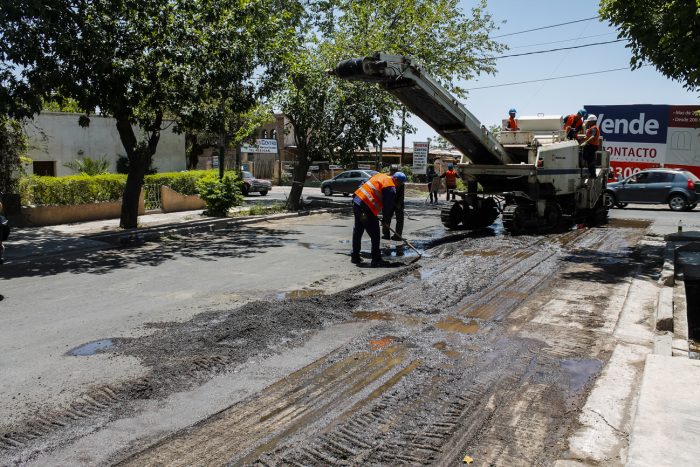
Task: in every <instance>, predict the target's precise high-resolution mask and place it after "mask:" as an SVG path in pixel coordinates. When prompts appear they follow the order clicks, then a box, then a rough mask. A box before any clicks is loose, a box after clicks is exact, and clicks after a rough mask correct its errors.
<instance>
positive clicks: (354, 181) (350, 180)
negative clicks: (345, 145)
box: [321, 170, 378, 196]
mask: <svg viewBox="0 0 700 467" xmlns="http://www.w3.org/2000/svg"><path fill="white" fill-rule="evenodd" d="M376 173H378V172H377V171H376V170H347V171H345V172H341V173H339V174H338V175H336V176H335V177H333V178H331V179H330V180H324V181H323V183H321V191H322V192H323V194H324V195H326V196H331V195H332V194H333V193H342V194H343V195H345V196H348V195H349V194H350V193H354V192H355V190H357V189H358V188H359V187H360V185H362V184H363V183H365V182H366V181H367V180H369V179H370V177H371V176H372V175H374V174H376Z"/></svg>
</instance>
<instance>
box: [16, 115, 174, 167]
mask: <svg viewBox="0 0 700 467" xmlns="http://www.w3.org/2000/svg"><path fill="white" fill-rule="evenodd" d="M79 117H80V115H79V114H72V113H60V112H44V113H41V114H39V115H38V116H36V117H35V118H34V119H33V120H31V121H29V122H27V123H26V124H25V125H24V131H25V133H26V134H27V136H28V137H29V142H30V146H31V149H30V151H29V154H28V156H29V157H30V158H31V159H32V160H34V161H55V162H56V164H55V165H56V175H58V176H63V175H73V174H74V172H73V171H72V170H71V169H69V168H67V167H64V166H63V164H65V163H67V162H70V161H72V160H75V159H81V158H83V157H91V158H93V159H100V158H102V157H103V156H104V157H106V159H107V160H109V161H110V169H109V171H110V172H112V173H116V172H117V158H118V156H117V155H119V154H121V155H126V151H124V146H122V143H121V140H120V139H119V133H118V132H117V127H116V120H115V119H113V118H107V117H100V116H92V117H90V126H89V127H87V128H82V127H80V125H78V118H79ZM169 124H170V122H165V126H166V127H168V126H169V127H168V128H167V129H165V130H163V131H161V133H160V141H159V142H158V149H157V151H156V155H155V156H154V158H153V166H154V167H156V168H157V169H158V172H176V171H180V170H185V168H186V156H185V135H184V134H176V133H173V131H172V125H169ZM134 131H135V132H136V135H137V137H139V139H140V131H139V129H138V128H134Z"/></svg>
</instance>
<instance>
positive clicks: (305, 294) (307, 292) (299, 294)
mask: <svg viewBox="0 0 700 467" xmlns="http://www.w3.org/2000/svg"><path fill="white" fill-rule="evenodd" d="M318 295H323V290H316V289H300V290H290V291H288V292H278V293H277V295H276V297H277V300H286V299H290V298H291V299H296V298H309V297H317V296H318Z"/></svg>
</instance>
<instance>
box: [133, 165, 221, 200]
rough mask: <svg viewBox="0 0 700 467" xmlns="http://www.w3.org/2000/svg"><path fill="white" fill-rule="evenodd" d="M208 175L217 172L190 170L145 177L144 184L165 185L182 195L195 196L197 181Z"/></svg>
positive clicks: (216, 172) (216, 171)
mask: <svg viewBox="0 0 700 467" xmlns="http://www.w3.org/2000/svg"><path fill="white" fill-rule="evenodd" d="M210 174H214V175H216V174H218V170H190V171H187V172H164V173H160V174H155V175H146V177H145V179H144V183H146V184H154V185H166V186H168V187H170V188H172V189H173V190H175V191H177V192H178V193H181V194H183V195H196V194H197V180H199V179H200V178H202V177H205V176H207V175H210Z"/></svg>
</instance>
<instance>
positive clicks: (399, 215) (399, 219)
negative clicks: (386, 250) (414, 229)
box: [382, 165, 406, 240]
mask: <svg viewBox="0 0 700 467" xmlns="http://www.w3.org/2000/svg"><path fill="white" fill-rule="evenodd" d="M398 171H399V166H398V165H392V166H391V168H390V169H389V175H391V176H392V177H393V176H394V175H396V172H398ZM404 188H405V187H404V184H403V183H397V184H396V202H395V204H394V214H395V215H396V228H395V229H394V230H395V231H396V233H395V234H394V235H392V236H389V233H390V232H389V227H390V226H391V217H392V216H389V217H388V218H386V217H385V218H384V223H383V224H382V238H384V239H385V240H389V239H391V240H401V234H402V233H403V220H404V211H405V208H406V201H405V190H404Z"/></svg>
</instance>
